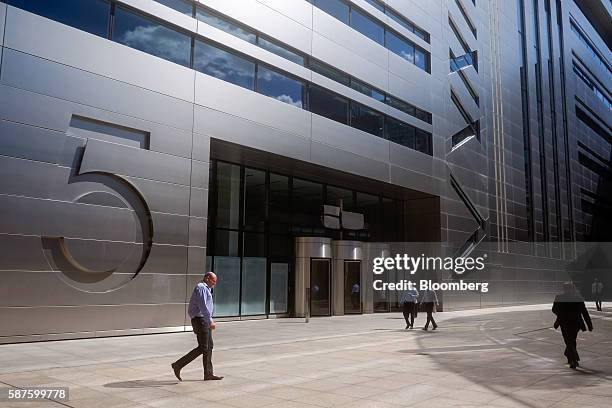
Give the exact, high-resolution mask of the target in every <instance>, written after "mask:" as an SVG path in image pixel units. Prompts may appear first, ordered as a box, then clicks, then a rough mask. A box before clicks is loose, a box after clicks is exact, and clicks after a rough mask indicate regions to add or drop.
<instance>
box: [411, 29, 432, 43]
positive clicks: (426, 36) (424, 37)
mask: <svg viewBox="0 0 612 408" xmlns="http://www.w3.org/2000/svg"><path fill="white" fill-rule="evenodd" d="M414 33H415V34H416V36H417V37H419V38H421V39H422V40H423V41H425V42H429V41H430V39H429V34H428V33H426V32H425V31H423V30H419V29H418V28H416V27H415V28H414Z"/></svg>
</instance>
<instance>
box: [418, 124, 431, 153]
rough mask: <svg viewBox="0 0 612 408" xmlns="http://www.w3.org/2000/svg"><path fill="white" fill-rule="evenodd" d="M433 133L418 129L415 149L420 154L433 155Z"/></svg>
mask: <svg viewBox="0 0 612 408" xmlns="http://www.w3.org/2000/svg"><path fill="white" fill-rule="evenodd" d="M431 147H432V146H431V133H429V132H425V131H424V130H421V129H417V130H416V135H415V143H414V148H415V149H416V150H418V151H419V152H423V153H426V154H429V155H431V154H432V149H431Z"/></svg>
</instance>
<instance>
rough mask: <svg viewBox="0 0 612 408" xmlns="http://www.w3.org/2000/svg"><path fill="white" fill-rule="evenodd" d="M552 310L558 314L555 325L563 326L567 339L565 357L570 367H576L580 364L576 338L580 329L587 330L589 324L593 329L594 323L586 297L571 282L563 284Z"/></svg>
mask: <svg viewBox="0 0 612 408" xmlns="http://www.w3.org/2000/svg"><path fill="white" fill-rule="evenodd" d="M552 312H553V313H554V314H555V315H556V316H557V320H555V324H554V327H555V329H557V328H558V327H559V326H561V333H562V334H563V340H564V341H565V352H564V353H563V354H565V357H567V363H568V364H569V366H570V368H576V367H577V366H579V365H580V364H579V363H578V361H580V357H579V356H578V350H577V349H576V338H577V337H578V331H580V330H582V331H586V327H585V322H586V326H588V328H589V331H593V323H592V322H591V317H590V316H589V312H588V311H587V308H586V306H585V304H584V299H582V297H581V296H580V295H579V294H578V292H577V291H576V287H575V286H574V284H573V283H571V282H566V283H564V284H563V293H562V294H560V295H557V296H556V297H555V302H554V303H553V307H552Z"/></svg>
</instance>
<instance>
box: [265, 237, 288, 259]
mask: <svg viewBox="0 0 612 408" xmlns="http://www.w3.org/2000/svg"><path fill="white" fill-rule="evenodd" d="M268 238H269V245H268V255H269V256H270V257H271V258H272V257H276V258H291V257H292V256H293V237H292V236H291V235H278V234H270V235H269V236H268Z"/></svg>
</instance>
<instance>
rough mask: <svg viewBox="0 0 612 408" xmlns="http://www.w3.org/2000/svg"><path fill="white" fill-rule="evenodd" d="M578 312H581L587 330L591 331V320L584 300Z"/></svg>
mask: <svg viewBox="0 0 612 408" xmlns="http://www.w3.org/2000/svg"><path fill="white" fill-rule="evenodd" d="M580 313H581V314H582V318H583V319H584V321H585V322H586V324H587V327H588V328H589V331H593V322H592V321H591V316H590V315H589V311H588V310H587V308H586V305H585V304H584V302H582V305H581V310H580Z"/></svg>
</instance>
